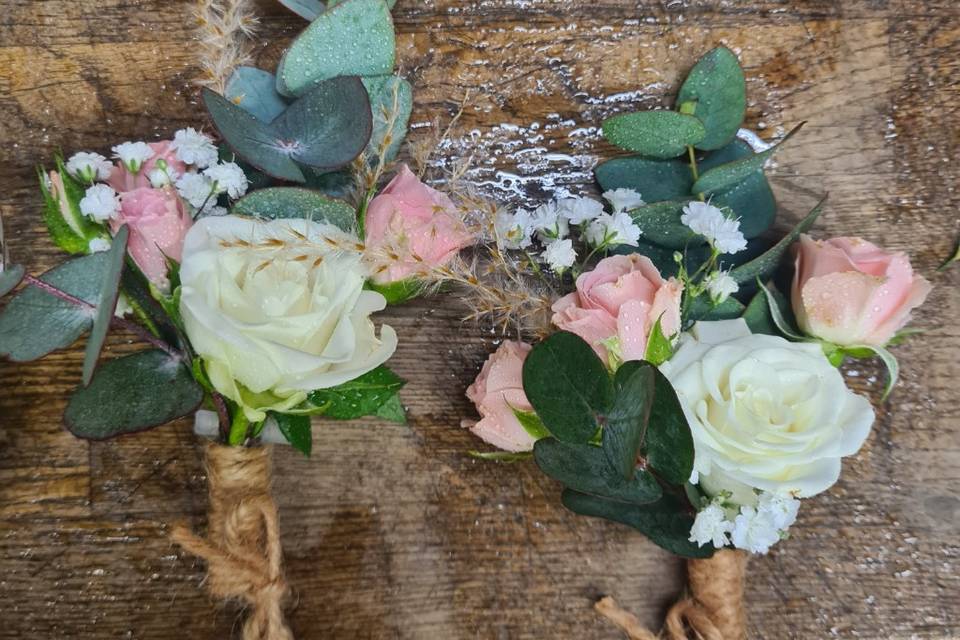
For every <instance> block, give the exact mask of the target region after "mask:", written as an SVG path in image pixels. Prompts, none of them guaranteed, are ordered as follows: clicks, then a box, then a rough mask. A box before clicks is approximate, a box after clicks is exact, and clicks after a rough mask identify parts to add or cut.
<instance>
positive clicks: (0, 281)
mask: <svg viewBox="0 0 960 640" xmlns="http://www.w3.org/2000/svg"><path fill="white" fill-rule="evenodd" d="M24 273H25V272H24V269H23V265H21V264H11V265H9V266H7V267H6V268H5V269H3V270H0V297H3V296H5V295H7V294H8V293H10V292H11V291H13V290H14V289H16V288H17V285H18V284H20V281H21V280H23V275H24Z"/></svg>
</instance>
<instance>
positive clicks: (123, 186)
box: [107, 140, 187, 193]
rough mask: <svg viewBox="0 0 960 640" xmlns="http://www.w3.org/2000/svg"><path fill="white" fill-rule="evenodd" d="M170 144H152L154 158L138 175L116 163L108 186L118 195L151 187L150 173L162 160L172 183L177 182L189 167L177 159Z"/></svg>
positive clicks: (161, 142)
mask: <svg viewBox="0 0 960 640" xmlns="http://www.w3.org/2000/svg"><path fill="white" fill-rule="evenodd" d="M170 143H171V141H170V140H161V141H160V142H151V143H150V148H151V149H153V157H151V158H150V159H149V160H147V161H146V162H144V163H143V166H142V167H140V172H139V173H137V174H136V175H134V174H132V173H130V172H129V171H127V168H126V167H124V166H123V163H121V162H115V163H114V164H113V171H111V172H110V179H109V180H107V184H109V185H110V186H111V187H113V190H114V191H116V192H118V193H123V192H124V191H133V190H134V189H141V188H143V187H149V186H150V178H149V175H150V172H151V171H152V170H153V168H154V167H156V166H157V160H160V159H161V158H162V159H163V161H164V162H166V163H167V172H168V173H169V174H170V177H171V178H172V180H171V181H176V179H177V176H181V175H183V174H184V172H186V170H187V165H186V164H184V163H183V162H182V161H181V160H179V159H177V153H176V151H174V150H173V149H171V148H170Z"/></svg>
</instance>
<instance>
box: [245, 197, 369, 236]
mask: <svg viewBox="0 0 960 640" xmlns="http://www.w3.org/2000/svg"><path fill="white" fill-rule="evenodd" d="M231 213H237V214H240V215H244V216H254V217H257V218H266V219H268V220H276V219H279V218H306V219H307V220H313V221H314V222H326V223H329V224H332V225H335V226H337V227H339V228H340V229H343V230H344V231H352V230H353V228H354V221H355V220H356V211H354V209H353V207H352V206H350V205H349V204H347V203H346V202H344V201H343V200H334V199H332V198H328V197H326V196H325V195H323V194H322V193H319V192H317V191H312V190H310V189H304V188H302V187H270V188H267V189H260V190H259V191H254V192H253V193H251V194H249V195H246V196H244V197H242V198H240V199H239V200H237V201H236V203H234V205H233V209H232V210H231Z"/></svg>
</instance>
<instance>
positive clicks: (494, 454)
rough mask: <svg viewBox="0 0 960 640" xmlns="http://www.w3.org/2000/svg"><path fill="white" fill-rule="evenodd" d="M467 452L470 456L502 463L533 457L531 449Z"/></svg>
mask: <svg viewBox="0 0 960 640" xmlns="http://www.w3.org/2000/svg"><path fill="white" fill-rule="evenodd" d="M467 454H468V455H469V456H470V457H471V458H477V459H479V460H490V461H492V462H503V463H512V462H521V461H523V460H529V459H530V458H532V457H533V452H532V451H518V452H516V453H514V452H513V451H468V452H467Z"/></svg>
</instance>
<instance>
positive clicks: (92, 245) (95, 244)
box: [87, 238, 110, 253]
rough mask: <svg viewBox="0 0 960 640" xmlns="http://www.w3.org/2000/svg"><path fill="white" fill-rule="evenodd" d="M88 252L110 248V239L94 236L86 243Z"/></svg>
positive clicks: (100, 251)
mask: <svg viewBox="0 0 960 640" xmlns="http://www.w3.org/2000/svg"><path fill="white" fill-rule="evenodd" d="M87 250H88V251H89V252H90V253H103V252H104V251H109V250H110V241H109V240H107V239H106V238H94V239H93V240H91V241H90V242H89V243H88V244H87Z"/></svg>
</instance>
